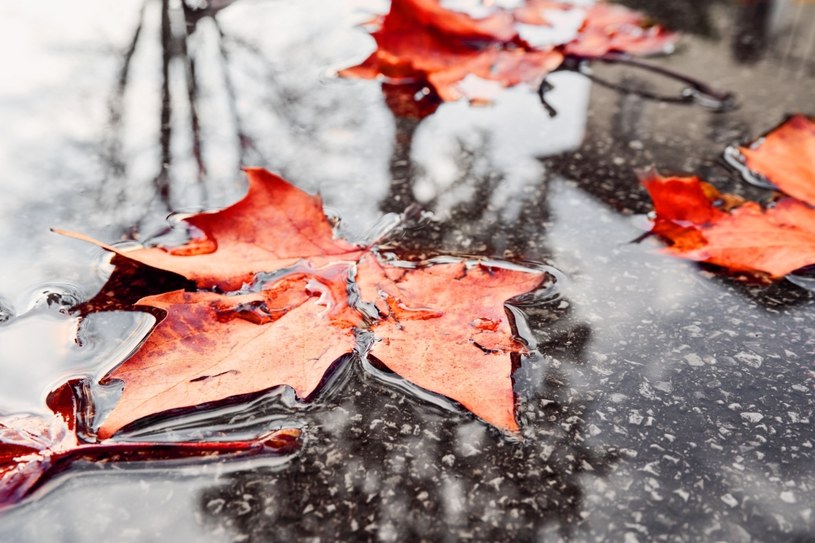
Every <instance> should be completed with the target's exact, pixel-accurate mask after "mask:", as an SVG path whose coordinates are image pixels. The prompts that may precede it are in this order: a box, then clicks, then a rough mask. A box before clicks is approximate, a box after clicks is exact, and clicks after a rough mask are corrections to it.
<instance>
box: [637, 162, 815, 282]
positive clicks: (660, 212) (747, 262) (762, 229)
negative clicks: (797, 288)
mask: <svg viewBox="0 0 815 543" xmlns="http://www.w3.org/2000/svg"><path fill="white" fill-rule="evenodd" d="M642 183H643V185H644V186H645V188H646V189H647V190H648V193H649V194H650V195H651V199H652V200H653V201H654V207H655V211H656V219H655V222H654V226H653V232H654V233H656V234H659V235H660V236H662V237H663V238H665V239H667V240H669V241H670V242H671V243H672V245H671V246H670V247H668V248H667V251H668V252H669V253H672V254H674V255H677V256H681V257H683V258H687V259H690V260H696V261H700V262H708V263H710V264H715V265H718V266H722V267H725V268H728V269H731V270H736V271H746V272H759V273H764V274H767V275H768V276H769V277H770V278H779V277H783V276H784V275H786V274H788V273H790V272H793V271H795V270H797V269H799V268H802V267H804V266H808V265H810V264H815V210H813V208H812V207H811V206H809V205H807V204H806V203H803V202H801V201H799V200H796V199H794V198H784V199H782V200H780V201H778V202H776V203H775V204H774V205H773V206H772V207H769V208H767V209H764V208H762V207H761V206H760V205H759V204H758V203H756V202H745V203H739V202H735V207H733V209H731V210H729V211H724V210H722V209H719V208H718V207H716V205H715V203H716V202H720V201H726V200H728V199H729V196H728V195H721V194H719V193H718V192H717V191H716V190H715V189H714V188H713V187H711V186H710V185H707V184H705V183H703V182H702V181H701V180H700V179H699V178H698V177H684V178H682V177H669V178H664V177H661V176H659V175H658V174H656V173H655V172H650V173H648V174H645V175H644V176H643V178H642Z"/></svg>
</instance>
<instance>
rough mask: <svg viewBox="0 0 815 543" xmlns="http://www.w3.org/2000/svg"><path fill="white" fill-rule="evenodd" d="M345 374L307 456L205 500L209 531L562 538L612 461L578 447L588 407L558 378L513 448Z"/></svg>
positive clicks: (356, 369)
mask: <svg viewBox="0 0 815 543" xmlns="http://www.w3.org/2000/svg"><path fill="white" fill-rule="evenodd" d="M537 365H538V367H541V368H542V367H543V366H544V363H543V361H539V362H538V363H537ZM348 371H349V372H350V373H351V375H349V378H347V379H344V380H343V381H342V383H341V384H340V386H337V387H335V389H334V391H333V392H331V393H330V397H328V398H324V399H323V400H322V402H321V405H319V407H318V408H317V409H315V410H314V411H313V413H312V414H311V415H309V417H308V419H309V420H308V424H307V426H306V427H307V428H308V429H309V430H308V432H309V433H310V436H309V437H310V439H309V447H308V448H306V449H305V450H304V451H303V453H302V455H301V456H300V457H299V458H298V459H297V460H296V461H295V463H294V465H292V466H291V467H290V469H287V470H285V471H281V472H279V473H276V474H273V475H272V476H264V475H259V474H255V473H252V472H246V473H241V474H236V475H235V476H233V477H230V478H229V479H228V480H226V481H224V482H223V483H222V484H221V485H219V486H218V487H214V488H212V489H210V490H208V491H206V492H204V493H203V494H202V496H201V498H200V507H201V510H202V512H204V514H206V515H207V517H208V520H207V522H208V524H210V525H211V526H213V527H218V528H223V527H226V528H227V529H228V530H229V532H230V533H231V534H232V536H233V537H237V538H245V539H247V540H276V541H277V540H280V541H284V540H301V539H308V538H311V537H322V536H323V535H324V534H331V537H332V538H336V539H338V540H343V541H351V540H358V539H376V540H382V541H404V540H432V541H459V540H461V539H462V538H467V537H469V538H473V539H477V540H483V541H487V540H502V539H506V538H507V537H511V538H514V539H516V540H534V539H535V538H537V537H539V536H544V535H545V533H547V532H548V531H550V530H552V531H553V532H554V534H555V536H556V537H564V536H568V535H569V534H570V533H571V532H572V530H573V526H574V523H575V521H576V520H578V518H579V512H580V511H581V508H582V500H583V498H582V496H583V491H582V485H581V474H583V473H590V474H591V476H592V477H596V476H601V475H602V474H604V473H605V472H606V471H607V470H608V469H609V461H610V455H611V453H610V452H601V451H597V450H590V449H589V448H587V447H584V446H583V445H582V444H581V440H582V437H581V435H582V433H583V431H582V429H581V426H582V423H581V409H584V408H585V406H584V405H583V404H582V402H581V401H580V400H579V398H576V397H573V396H570V397H569V398H568V399H566V398H565V396H564V392H563V391H566V390H569V384H568V380H566V379H563V378H562V376H555V375H550V376H548V377H547V380H546V382H547V384H546V385H545V388H546V389H547V394H549V395H550V397H551V398H552V399H551V400H547V401H546V402H544V403H543V409H541V408H540V406H539V405H538V404H537V400H535V404H536V405H534V406H530V409H529V412H530V413H535V414H533V415H531V417H534V418H536V420H532V419H531V418H530V420H529V421H528V423H529V424H528V426H527V427H526V429H525V435H524V439H523V440H522V441H516V442H511V441H507V440H506V439H504V438H502V437H501V435H500V433H499V432H497V431H495V430H492V429H490V428H489V427H487V426H485V425H483V424H481V423H479V422H477V421H472V420H467V419H468V418H470V417H468V416H467V415H456V414H455V413H452V412H450V411H448V410H443V409H441V408H438V407H434V406H433V405H432V404H428V403H425V402H422V401H420V400H418V399H417V398H415V397H413V396H407V395H405V394H404V393H403V392H402V391H401V390H399V389H397V388H391V387H389V386H388V385H386V384H385V383H383V382H382V381H381V380H378V379H376V378H375V377H372V376H371V375H370V374H367V373H366V372H364V371H363V370H362V369H361V367H360V366H359V364H358V363H355V364H353V365H352V366H351V367H350V368H349V370H348ZM547 373H550V372H549V370H547ZM537 417H540V418H537ZM611 456H613V455H611Z"/></svg>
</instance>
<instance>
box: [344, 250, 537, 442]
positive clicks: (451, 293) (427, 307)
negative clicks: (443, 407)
mask: <svg viewBox="0 0 815 543" xmlns="http://www.w3.org/2000/svg"><path fill="white" fill-rule="evenodd" d="M357 273H358V277H359V280H358V284H359V291H360V300H361V301H362V302H363V303H365V302H367V303H370V304H373V306H374V307H375V308H376V312H377V316H378V317H379V318H378V319H377V320H376V321H375V322H374V324H373V325H372V326H371V328H372V329H373V331H374V333H375V334H376V336H377V338H378V341H377V342H376V343H374V345H373V347H372V348H371V354H372V355H373V356H374V357H376V358H377V359H378V360H380V361H381V362H382V363H383V364H384V365H385V366H387V367H388V368H390V369H391V370H393V371H394V372H396V373H397V374H399V375H401V376H402V377H404V378H405V379H407V380H408V381H410V382H412V383H415V384H417V385H419V386H420V387H422V388H424V389H426V390H430V391H432V392H436V393H439V394H442V395H444V396H447V397H448V398H452V399H454V400H456V401H457V402H459V403H460V404H461V405H463V406H464V407H465V408H467V409H468V410H470V411H471V412H473V413H475V414H476V415H478V416H479V417H481V418H482V419H484V420H485V421H487V422H489V423H490V424H493V425H494V426H497V427H499V428H505V429H507V430H511V431H516V430H518V426H517V423H516V421H515V413H514V407H515V400H514V397H513V393H512V379H511V375H512V371H513V367H512V359H511V356H510V354H511V353H519V352H522V351H523V350H524V348H523V345H521V344H520V343H519V342H518V341H517V340H515V339H513V334H512V330H511V327H510V322H509V320H508V319H507V315H506V310H505V309H504V303H505V302H506V300H508V299H509V298H512V297H513V296H517V295H518V294H521V293H524V292H529V291H531V290H534V289H535V288H537V287H538V286H539V285H540V283H541V276H540V275H538V274H533V273H528V272H519V271H516V270H511V269H507V268H500V267H491V266H489V265H486V264H483V263H474V264H468V263H466V262H454V263H447V264H436V265H432V266H425V267H417V268H395V267H388V266H383V265H382V264H381V263H379V262H377V260H376V259H375V258H373V257H372V256H366V257H364V258H363V259H362V261H361V262H360V265H359V268H358V272H357Z"/></svg>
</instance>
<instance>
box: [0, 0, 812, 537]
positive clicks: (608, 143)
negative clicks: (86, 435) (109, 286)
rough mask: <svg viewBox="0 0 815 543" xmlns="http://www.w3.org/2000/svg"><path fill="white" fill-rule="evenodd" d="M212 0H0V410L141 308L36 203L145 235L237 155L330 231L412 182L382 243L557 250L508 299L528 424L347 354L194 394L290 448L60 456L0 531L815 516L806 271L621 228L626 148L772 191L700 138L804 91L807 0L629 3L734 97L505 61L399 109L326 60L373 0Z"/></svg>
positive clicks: (730, 184)
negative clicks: (691, 252) (297, 372)
mask: <svg viewBox="0 0 815 543" xmlns="http://www.w3.org/2000/svg"><path fill="white" fill-rule="evenodd" d="M211 4H212V5H216V4H217V7H219V8H221V9H219V10H217V11H215V10H213V11H202V12H199V14H200V15H201V16H200V17H195V18H192V19H189V20H188V22H189V23H191V24H189V25H186V24H185V19H184V14H183V12H182V10H180V9H179V6H178V5H176V3H174V2H166V1H165V2H164V3H162V2H161V1H159V0H151V1H147V2H142V1H139V0H132V1H122V2H117V3H115V5H114V4H113V3H109V2H102V1H90V0H88V1H83V2H78V3H76V2H74V3H70V5H69V4H68V3H57V2H53V3H37V4H22V3H6V4H3V5H2V6H0V51H2V53H0V66H2V68H3V73H4V79H3V82H2V83H0V118H2V119H3V130H2V131H0V187H2V192H3V196H2V198H0V225H1V227H0V255H2V265H1V266H0V305H2V308H0V312H2V313H0V376H2V378H0V411H2V412H6V413H10V412H20V411H31V412H37V411H42V409H43V398H44V395H45V393H46V392H47V391H48V390H49V389H50V388H51V387H52V386H53V385H55V384H57V383H59V382H62V381H63V380H64V379H65V378H67V377H69V376H73V375H95V376H99V375H101V374H103V373H104V372H105V371H106V370H107V369H109V368H110V367H111V366H112V365H114V364H116V363H117V362H118V361H120V360H121V357H122V356H123V355H124V354H126V353H127V352H128V351H129V350H130V349H132V347H133V346H134V345H135V344H136V343H137V342H138V341H139V339H140V338H141V337H142V336H143V335H144V333H145V331H146V330H147V329H148V327H149V326H150V324H151V320H150V318H149V317H146V316H143V315H140V314H133V313H122V312H119V313H106V314H96V315H93V316H91V317H89V318H88V319H87V320H86V321H84V322H83V323H82V324H81V326H80V325H79V323H78V317H77V315H76V314H74V313H72V312H71V310H70V308H71V307H72V306H73V305H75V304H76V303H77V302H78V301H81V300H84V299H87V298H90V297H91V296H93V294H94V293H95V292H96V291H97V290H98V289H99V287H100V286H101V285H102V284H103V283H104V281H105V279H106V278H107V276H108V275H109V273H110V266H109V265H107V264H105V261H104V255H102V254H101V251H99V250H97V249H95V248H92V247H89V246H87V245H84V244H82V243H80V242H77V241H75V240H70V239H66V238H62V237H60V236H57V235H55V234H52V233H51V232H50V231H49V228H51V227H59V228H65V229H71V230H78V231H82V232H85V233H88V234H90V235H93V236H95V237H96V238H98V239H103V240H109V241H115V240H120V239H125V238H133V237H136V238H138V239H145V238H149V237H150V236H152V235H155V234H156V233H158V232H160V231H161V229H162V228H163V225H164V224H165V223H164V219H165V217H166V216H167V214H168V213H169V212H171V211H176V210H181V211H196V210H200V209H210V208H215V207H219V206H224V205H226V204H228V203H230V202H232V201H234V200H236V199H237V198H238V197H239V196H240V195H241V194H242V193H243V191H245V181H244V180H243V179H242V177H241V175H240V174H239V167H240V165H241V164H246V165H262V166H267V167H269V168H271V169H274V170H276V171H279V172H281V173H282V174H283V175H285V176H286V177H287V178H288V179H290V180H292V181H293V182H295V183H296V184H297V185H298V186H301V187H303V188H305V189H308V190H312V191H319V192H320V193H321V194H322V196H323V198H324V200H325V203H326V206H327V208H328V209H329V210H330V211H331V212H333V213H336V214H338V215H339V216H341V217H342V219H343V222H342V225H341V228H342V231H343V233H344V235H346V236H348V237H351V238H354V237H356V238H359V237H362V236H364V235H365V233H366V232H367V231H369V230H370V229H371V228H374V227H375V225H376V224H377V223H378V221H379V220H380V219H381V217H382V216H383V214H384V213H385V212H394V211H397V212H398V211H401V210H403V209H405V208H407V207H408V206H409V205H411V204H417V205H418V206H420V207H421V208H422V209H424V210H427V211H429V212H432V220H426V221H425V222H424V227H423V228H417V229H409V230H406V231H405V232H404V235H403V238H402V240H401V242H400V243H401V244H402V245H403V246H404V247H410V248H411V249H412V250H414V251H416V252H422V253H425V254H428V255H431V254H466V255H477V256H486V257H492V258H505V259H509V260H512V261H518V262H532V263H538V264H542V265H547V266H552V267H553V268H554V269H556V270H558V272H557V277H558V284H557V291H558V295H557V296H556V297H555V298H553V299H549V300H543V301H538V302H537V303H534V304H531V305H529V306H528V307H526V308H525V311H526V312H527V314H528V317H529V324H530V327H531V330H532V333H533V335H534V337H535V338H536V340H537V342H538V350H537V352H533V353H532V354H531V355H530V356H528V357H526V358H524V360H523V361H522V364H521V367H520V369H519V370H518V371H517V372H516V374H515V391H516V393H517V399H518V414H519V421H520V423H521V427H522V437H523V439H510V438H507V436H505V435H503V434H502V433H501V432H499V431H497V430H495V429H493V428H491V427H489V426H487V425H485V424H484V423H482V422H480V421H478V420H476V419H475V418H474V417H472V416H471V415H469V414H468V413H466V412H464V411H463V410H461V409H460V408H457V407H456V406H454V405H450V404H449V403H448V402H445V401H443V400H441V399H439V398H434V397H432V396H429V395H417V394H416V393H415V392H414V391H412V390H411V389H409V388H406V387H405V386H404V383H401V382H400V380H399V379H398V378H395V377H394V376H392V375H388V374H384V373H382V372H381V371H379V370H377V369H375V368H373V367H370V366H369V365H368V364H363V363H362V362H360V361H354V360H352V361H351V363H350V364H348V365H347V366H346V369H345V370H344V371H342V372H340V373H339V374H337V375H335V376H334V378H333V380H332V381H331V382H330V383H329V384H328V386H327V387H326V389H325V391H324V392H323V393H322V394H321V395H320V396H319V397H318V398H317V399H316V401H315V402H313V403H312V404H310V405H308V406H303V405H298V404H297V403H296V402H295V401H294V399H293V397H292V396H291V393H290V392H288V391H285V390H275V391H272V392H271V393H270V394H269V395H267V396H265V397H262V398H259V399H257V400H255V401H254V402H252V403H250V404H247V405H238V406H230V407H229V408H224V409H221V410H216V411H215V412H212V413H209V414H208V416H209V419H205V420H204V421H203V422H201V421H198V420H194V421H188V422H187V424H188V425H189V426H191V427H195V426H203V427H204V428H207V429H210V430H212V429H213V428H215V429H218V430H230V429H231V430H232V431H234V432H237V433H241V432H242V433H248V434H251V433H252V432H258V431H261V430H262V429H265V428H269V427H276V426H285V425H292V424H294V425H299V426H302V427H303V428H304V431H305V435H306V441H305V445H304V447H303V448H302V450H301V451H300V452H299V453H297V454H295V455H293V456H291V457H283V458H260V459H254V460H242V461H231V462H210V463H205V464H203V465H186V464H185V465H178V464H171V465H166V464H163V465H141V466H123V465H119V466H112V465H107V466H97V465H88V466H78V467H77V469H76V470H74V471H73V472H71V473H69V474H67V475H66V476H64V477H61V478H59V479H58V480H56V481H54V482H53V483H51V484H50V485H48V486H47V487H46V488H45V489H43V491H42V492H40V493H39V494H38V495H37V496H35V498H36V499H34V500H31V501H29V502H27V503H25V504H23V505H21V506H19V507H16V508H14V509H12V510H9V511H6V512H4V513H2V515H0V540H2V541H17V542H23V541H31V542H38V541H66V542H69V541H94V540H111V541H114V540H115V541H148V540H152V541H155V540H169V539H176V540H196V541H336V540H342V541H351V540H380V541H420V540H425V541H462V540H473V541H558V540H561V539H568V538H571V539H574V540H578V541H625V542H635V541H641V542H644V541H659V540H666V541H728V542H741V541H813V540H815V511H813V507H815V506H813V504H815V451H814V450H813V447H814V446H815V430H813V427H812V418H813V406H815V389H813V373H812V372H813V353H814V352H815V339H813V338H815V321H813V316H815V308H814V307H813V300H812V298H813V294H812V293H811V292H810V291H808V290H806V289H804V288H801V287H799V286H796V285H795V284H792V283H791V282H788V281H782V282H780V283H777V284H775V285H771V286H764V285H760V284H755V283H750V282H745V281H744V280H743V279H744V278H741V277H738V276H734V275H732V274H726V273H722V272H720V271H718V270H714V269H710V268H703V267H700V266H698V265H695V264H692V263H687V262H682V261H678V260H675V259H672V258H671V257H668V256H665V255H662V254H659V253H658V252H657V249H658V248H659V246H660V244H659V242H658V241H656V240H653V239H647V240H645V241H643V242H642V243H631V241H632V240H634V239H636V238H638V237H639V236H640V235H641V234H642V233H643V232H644V231H645V230H647V228H648V222H647V219H646V217H645V213H647V212H648V211H649V210H650V206H649V201H648V199H647V197H646V195H645V192H644V191H643V190H642V189H641V188H640V186H639V185H638V182H637V179H636V176H635V174H634V173H633V172H634V170H635V169H636V168H642V167H647V166H650V165H656V166H657V167H658V168H659V169H660V170H661V171H664V172H671V173H674V172H676V173H679V172H696V173H699V174H701V175H703V176H704V177H706V178H707V179H708V180H709V181H711V182H713V183H714V184H716V185H717V186H718V187H719V188H722V189H725V190H728V191H731V192H736V193H739V194H742V195H745V196H748V197H752V198H758V199H760V198H762V197H764V196H765V194H766V193H765V192H764V191H762V190H761V189H757V188H755V187H751V186H748V185H746V184H744V183H743V182H742V181H741V180H740V179H739V177H738V175H737V174H735V173H734V172H733V171H731V170H729V169H727V168H726V167H725V166H724V165H723V162H722V159H721V153H722V151H723V150H724V148H725V147H726V146H727V145H730V144H732V143H734V142H740V141H742V142H743V141H749V140H751V139H753V138H754V137H756V136H758V135H760V134H761V133H763V132H765V131H767V130H769V129H770V128H771V127H772V126H773V125H775V124H777V123H778V122H780V121H781V120H782V119H783V117H784V115H785V114H788V113H793V112H799V111H800V112H804V113H808V114H813V113H815V110H813V109H812V108H813V107H815V103H813V93H812V89H813V88H815V4H812V3H807V2H796V1H792V0H788V1H782V0H777V1H775V2H773V1H763V2H762V1H759V2H710V1H708V2H701V1H694V0H686V1H681V0H674V1H671V2H660V3H652V2H642V1H640V2H636V1H633V0H632V1H631V2H628V4H629V5H632V6H636V7H639V8H642V9H652V10H653V11H652V12H651V15H652V16H653V17H655V18H656V19H658V20H661V21H663V22H665V23H667V24H668V25H671V26H673V27H674V28H677V29H679V30H681V31H683V32H684V37H683V39H682V41H681V44H680V47H679V49H678V50H677V52H676V53H675V54H674V55H672V56H670V57H666V58H660V59H655V60H653V62H654V63H656V64H659V65H661V66H665V67H668V68H670V69H673V70H678V71H681V72H683V73H686V74H689V75H692V76H694V77H695V78H698V79H700V80H703V81H705V82H706V83H708V84H710V85H713V86H715V87H718V88H721V89H727V90H731V91H733V92H735V93H736V95H737V106H738V107H736V108H734V109H731V110H728V111H723V112H720V111H714V110H711V109H706V108H704V107H701V106H699V105H688V104H680V103H675V102H671V101H665V100H662V101H660V100H655V99H651V98H646V97H644V96H643V94H661V95H665V96H675V95H677V94H678V92H679V90H680V89H681V86H678V85H676V84H674V83H671V82H669V81H667V80H665V79H663V78H659V77H655V76H653V75H651V74H648V73H645V72H643V71H641V70H636V69H632V68H628V67H624V66H620V65H600V64H595V65H593V66H591V68H592V72H593V76H594V77H595V80H594V81H592V80H590V79H589V78H587V77H586V76H585V75H581V74H578V73H574V72H568V71H566V72H559V73H556V74H554V75H552V76H551V77H550V78H549V82H550V83H551V84H552V86H553V90H551V91H550V92H549V93H547V100H548V102H549V104H550V105H551V106H552V107H553V108H554V109H555V110H556V111H557V115H556V116H555V117H550V116H549V114H548V113H547V112H546V110H545V109H544V108H543V107H542V106H541V103H540V101H539V100H538V97H537V95H536V94H535V92H534V91H530V90H526V89H520V88H519V89H513V90H509V91H506V92H504V93H503V94H502V95H501V96H500V97H499V99H498V100H497V103H496V104H495V105H494V106H493V107H490V108H471V107H469V106H468V105H466V104H463V103H457V104H449V105H445V106H443V107H441V108H440V109H439V110H438V111H437V112H436V113H435V114H434V115H433V116H431V117H428V118H426V119H424V120H422V121H421V122H415V121H410V120H405V119H400V120H396V119H395V118H394V116H393V114H392V113H391V112H390V110H389V109H388V108H387V107H386V105H385V103H384V99H383V97H382V93H381V90H380V87H379V85H378V84H377V83H375V82H368V81H349V80H338V79H336V78H334V77H333V76H332V73H333V71H334V70H336V69H337V68H340V67H343V66H347V65H350V64H353V63H355V62H357V61H359V60H361V59H363V58H364V57H365V56H366V55H367V54H368V53H369V52H370V50H371V48H372V40H371V39H370V38H369V37H368V36H367V35H366V34H365V33H364V32H362V31H360V30H358V29H356V28H355V27H354V25H355V24H356V23H359V22H361V21H364V20H366V19H367V18H368V17H369V15H370V12H371V10H374V11H376V10H379V11H382V10H384V9H386V8H387V4H386V3H385V2H379V1H367V2H363V1H356V2H352V1H350V0H349V1H346V2H324V1H321V0H313V1H312V0H300V1H298V2H289V1H283V0H279V1H277V0H269V1H249V0H240V1H238V2H235V3H229V2H212V3H211ZM598 80H599V81H598ZM620 86H624V87H625V88H627V89H632V90H635V91H637V92H623V91H621V90H620V89H619V87H620ZM615 87H616V88H615ZM77 336H78V337H79V338H80V341H76V338H77Z"/></svg>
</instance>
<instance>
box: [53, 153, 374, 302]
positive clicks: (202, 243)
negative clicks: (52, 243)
mask: <svg viewBox="0 0 815 543" xmlns="http://www.w3.org/2000/svg"><path fill="white" fill-rule="evenodd" d="M246 175H247V177H248V178H249V194H251V197H250V198H243V199H242V200H240V201H238V202H237V203H236V204H234V205H232V206H230V207H228V208H226V209H223V210H221V211H218V212H217V213H200V214H198V215H194V216H192V217H189V218H187V219H184V223H185V224H186V225H187V226H188V227H189V228H190V229H192V230H193V232H194V234H195V238H194V239H193V240H192V241H190V242H188V243H186V244H184V245H182V246H179V247H149V248H144V249H137V250H134V251H128V252H127V253H124V252H122V251H121V250H119V249H117V248H116V247H112V246H110V245H106V244H104V243H100V242H98V241H96V240H93V239H90V238H88V237H87V236H83V235H81V234H77V233H74V232H66V231H64V230H58V229H55V232H57V233H60V234H63V235H67V236H70V237H74V238H77V239H82V240H85V241H88V242H90V243H94V244H95V245H99V246H100V247H103V248H105V249H107V250H109V251H113V252H115V253H117V254H120V255H122V256H125V257H126V258H128V259H130V260H135V261H136V262H140V263H142V264H146V265H148V266H152V267H154V268H158V269H161V270H166V271H171V272H174V273H177V274H179V275H182V276H184V277H186V278H187V279H190V280H192V281H195V283H196V284H197V285H198V286H199V287H201V288H210V287H218V288H220V289H222V290H235V289H238V288H240V287H241V285H243V283H245V282H248V281H251V279H252V278H253V277H254V275H255V274H256V273H258V272H261V271H267V270H277V269H282V268H286V267H289V266H293V265H295V264H297V262H299V261H300V260H303V259H306V258H308V259H309V260H310V261H311V263H312V264H313V265H316V266H319V265H320V263H321V262H335V261H338V260H350V261H354V260H356V259H357V258H358V257H359V254H360V252H359V251H360V248H359V247H358V246H356V245H353V244H351V243H348V242H347V241H345V240H342V239H338V238H335V237H334V227H333V225H332V224H331V222H329V220H328V219H327V218H326V216H325V214H324V213H323V207H322V201H321V200H320V198H319V197H317V196H312V195H310V194H307V193H305V192H303V191H301V190H299V189H297V188H296V187H294V186H292V185H290V184H289V183H287V182H286V181H284V180H283V179H282V178H280V177H278V176H277V175H275V174H273V173H270V172H268V171H266V170H264V169H262V168H248V169H246Z"/></svg>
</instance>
